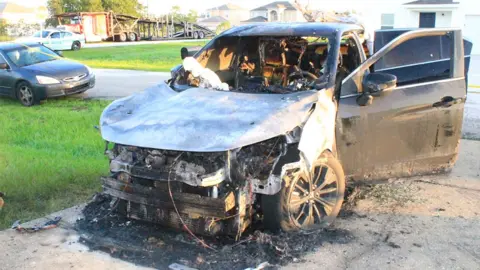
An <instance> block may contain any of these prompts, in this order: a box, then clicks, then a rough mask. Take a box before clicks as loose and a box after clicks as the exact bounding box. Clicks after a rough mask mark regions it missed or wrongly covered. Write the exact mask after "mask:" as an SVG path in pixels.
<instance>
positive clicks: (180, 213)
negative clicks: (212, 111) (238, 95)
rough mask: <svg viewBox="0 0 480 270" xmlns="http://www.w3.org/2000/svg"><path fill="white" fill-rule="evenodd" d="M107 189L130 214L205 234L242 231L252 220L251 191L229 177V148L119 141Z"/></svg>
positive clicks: (105, 180)
mask: <svg viewBox="0 0 480 270" xmlns="http://www.w3.org/2000/svg"><path fill="white" fill-rule="evenodd" d="M108 155H109V158H110V172H111V175H110V176H109V177H104V178H102V186H103V192H104V193H105V194H108V195H110V196H112V197H113V198H114V200H115V201H116V205H117V210H118V211H119V212H121V213H123V214H124V215H126V216H127V217H129V218H133V219H139V220H144V221H149V222H154V223H158V224H161V225H165V226H168V227H172V228H176V229H180V230H181V229H185V226H186V227H188V230H190V231H192V232H194V233H198V234H203V235H218V234H228V235H239V233H241V232H243V231H244V230H245V228H246V227H247V226H248V225H249V224H250V219H251V209H250V211H247V207H246V206H247V205H251V202H252V196H253V193H252V192H248V189H247V188H246V186H245V185H244V184H238V183H233V182H232V181H231V178H230V173H229V171H230V170H229V164H228V153H227V152H205V153H202V152H182V151H169V150H156V149H145V148H139V147H132V146H123V145H116V146H115V148H114V149H113V150H110V151H108Z"/></svg>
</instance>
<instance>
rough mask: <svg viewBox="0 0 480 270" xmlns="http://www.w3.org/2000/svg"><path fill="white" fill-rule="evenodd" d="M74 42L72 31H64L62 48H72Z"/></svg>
mask: <svg viewBox="0 0 480 270" xmlns="http://www.w3.org/2000/svg"><path fill="white" fill-rule="evenodd" d="M72 44H73V35H72V33H70V32H62V50H70V49H71V48H72Z"/></svg>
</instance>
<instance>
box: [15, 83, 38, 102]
mask: <svg viewBox="0 0 480 270" xmlns="http://www.w3.org/2000/svg"><path fill="white" fill-rule="evenodd" d="M15 92H16V96H17V99H18V100H19V101H20V103H22V105H23V106H25V107H30V106H33V105H35V104H38V103H39V102H38V100H37V97H36V95H35V93H34V91H33V89H32V86H31V85H30V84H29V83H27V82H20V83H19V84H17V88H16V90H15Z"/></svg>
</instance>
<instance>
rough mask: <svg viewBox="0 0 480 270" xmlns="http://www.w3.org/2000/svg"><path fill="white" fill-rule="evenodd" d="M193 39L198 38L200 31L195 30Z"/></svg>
mask: <svg viewBox="0 0 480 270" xmlns="http://www.w3.org/2000/svg"><path fill="white" fill-rule="evenodd" d="M193 39H198V32H197V31H195V32H193Z"/></svg>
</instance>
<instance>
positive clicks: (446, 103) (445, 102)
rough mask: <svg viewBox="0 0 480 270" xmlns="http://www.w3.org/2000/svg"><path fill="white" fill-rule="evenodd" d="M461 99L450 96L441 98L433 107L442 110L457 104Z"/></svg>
mask: <svg viewBox="0 0 480 270" xmlns="http://www.w3.org/2000/svg"><path fill="white" fill-rule="evenodd" d="M461 100H462V99H461V98H453V97H451V96H446V97H443V98H442V99H441V100H440V101H439V102H435V103H433V107H443V108H448V107H450V106H452V105H454V104H457V103H459V101H461Z"/></svg>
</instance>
